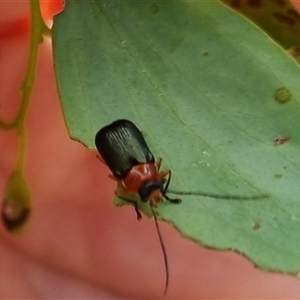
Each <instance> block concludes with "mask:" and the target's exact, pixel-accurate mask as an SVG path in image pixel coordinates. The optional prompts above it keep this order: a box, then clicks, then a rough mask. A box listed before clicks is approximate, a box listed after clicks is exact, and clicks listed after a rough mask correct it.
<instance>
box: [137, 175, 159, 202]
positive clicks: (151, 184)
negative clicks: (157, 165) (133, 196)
mask: <svg viewBox="0 0 300 300" xmlns="http://www.w3.org/2000/svg"><path fill="white" fill-rule="evenodd" d="M164 182H165V181H164V180H152V181H148V182H146V183H144V184H143V185H142V186H141V187H140V188H139V190H138V193H139V196H140V198H141V200H142V201H143V202H147V201H149V200H151V201H152V204H155V203H157V202H161V201H162V199H163V197H164V196H163V193H162V190H163V187H164Z"/></svg>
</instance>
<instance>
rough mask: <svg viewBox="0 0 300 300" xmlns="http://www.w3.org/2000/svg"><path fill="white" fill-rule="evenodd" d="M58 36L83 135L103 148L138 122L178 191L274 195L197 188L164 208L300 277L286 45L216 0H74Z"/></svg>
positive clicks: (291, 69) (175, 220)
mask: <svg viewBox="0 0 300 300" xmlns="http://www.w3.org/2000/svg"><path fill="white" fill-rule="evenodd" d="M53 34H54V35H53V47H54V59H55V69H56V75H57V83H58V88H59V93H60V95H61V101H62V106H63V109H64V114H65V119H66V122H67V126H68V129H69V133H70V136H71V137H72V138H73V139H76V140H79V141H80V142H82V143H83V144H85V145H86V146H87V147H89V148H94V136H95V133H96V132H97V131H98V130H99V128H101V127H103V126H105V125H107V124H109V123H111V122H112V121H114V120H117V119H121V118H126V119H130V120H132V121H133V122H134V123H135V124H137V126H138V127H139V128H140V130H141V131H142V132H143V134H144V136H145V138H146V140H147V142H148V144H149V146H150V148H151V149H152V151H153V153H154V155H155V156H156V157H162V158H163V166H162V169H165V168H170V169H171V170H172V172H173V173H172V174H173V177H172V182H171V189H176V190H182V191H203V192H210V193H215V194H233V195H241V196H255V195H256V196H257V195H262V194H268V195H269V197H268V198H267V199H260V200H220V199H212V198H205V197H200V196H188V195H186V196H183V203H182V204H180V205H175V204H170V203H168V202H164V203H161V204H159V205H158V207H157V214H158V215H159V216H160V218H162V219H164V220H166V221H167V222H169V223H172V224H173V225H174V226H175V227H176V228H177V229H178V230H179V231H180V232H181V233H182V234H183V235H184V236H185V237H188V238H190V239H192V240H194V241H197V242H198V243H201V244H203V245H205V246H208V247H213V248H217V249H224V250H225V249H232V250H236V251H238V252H239V253H242V254H243V255H245V256H247V257H248V258H250V259H251V260H252V261H253V262H254V263H255V264H256V265H258V266H259V267H260V268H263V269H268V270H276V271H281V272H288V273H292V274H297V273H298V271H299V266H300V251H299V249H300V239H299V236H300V199H299V194H300V185H299V178H300V155H299V144H300V130H299V120H300V109H299V100H300V85H299V78H300V77H299V76H300V70H299V67H298V65H297V64H296V62H295V61H294V60H293V59H292V58H290V57H289V56H288V55H287V54H286V53H285V52H284V50H283V49H281V48H280V47H279V46H278V45H276V44H275V43H274V42H273V41H272V40H271V39H270V38H269V37H268V36H267V35H266V34H264V33H263V32H262V31H260V30H259V29H258V28H257V27H256V26H253V24H251V23H250V22H248V21H247V20H246V19H245V18H243V17H241V16H239V15H237V14H236V13H235V12H233V11H232V10H230V9H228V8H227V7H226V6H225V5H223V4H221V3H219V2H215V1H164V0H162V1H111V0H107V1H104V0H103V1H100V0H98V1H96V0H94V1H67V3H66V8H65V10H64V12H63V13H61V14H60V15H58V16H57V17H56V18H55V23H54V28H53ZM87 172H88V170H87ZM170 196H171V195H170ZM95 201H96V200H95Z"/></svg>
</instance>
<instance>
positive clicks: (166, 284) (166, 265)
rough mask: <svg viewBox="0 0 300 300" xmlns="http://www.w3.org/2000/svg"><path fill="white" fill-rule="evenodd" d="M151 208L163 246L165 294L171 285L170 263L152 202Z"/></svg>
mask: <svg viewBox="0 0 300 300" xmlns="http://www.w3.org/2000/svg"><path fill="white" fill-rule="evenodd" d="M150 208H151V212H152V214H153V218H154V222H155V227H156V232H157V235H158V238H159V243H160V247H161V251H162V253H163V257H164V263H165V272H166V282H165V290H164V296H165V295H166V293H167V291H168V286H169V263H168V258H167V252H166V248H165V245H164V242H163V239H162V236H161V232H160V228H159V225H158V221H157V217H156V214H155V211H154V209H153V206H152V204H151V202H150Z"/></svg>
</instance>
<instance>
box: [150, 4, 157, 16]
mask: <svg viewBox="0 0 300 300" xmlns="http://www.w3.org/2000/svg"><path fill="white" fill-rule="evenodd" d="M149 9H150V12H151V13H152V14H156V13H158V12H159V5H158V4H157V3H154V4H152V5H151V6H150V7H149Z"/></svg>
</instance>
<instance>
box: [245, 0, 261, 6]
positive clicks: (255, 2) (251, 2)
mask: <svg viewBox="0 0 300 300" xmlns="http://www.w3.org/2000/svg"><path fill="white" fill-rule="evenodd" d="M247 5H248V6H250V7H252V8H261V0H248V1H247Z"/></svg>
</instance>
